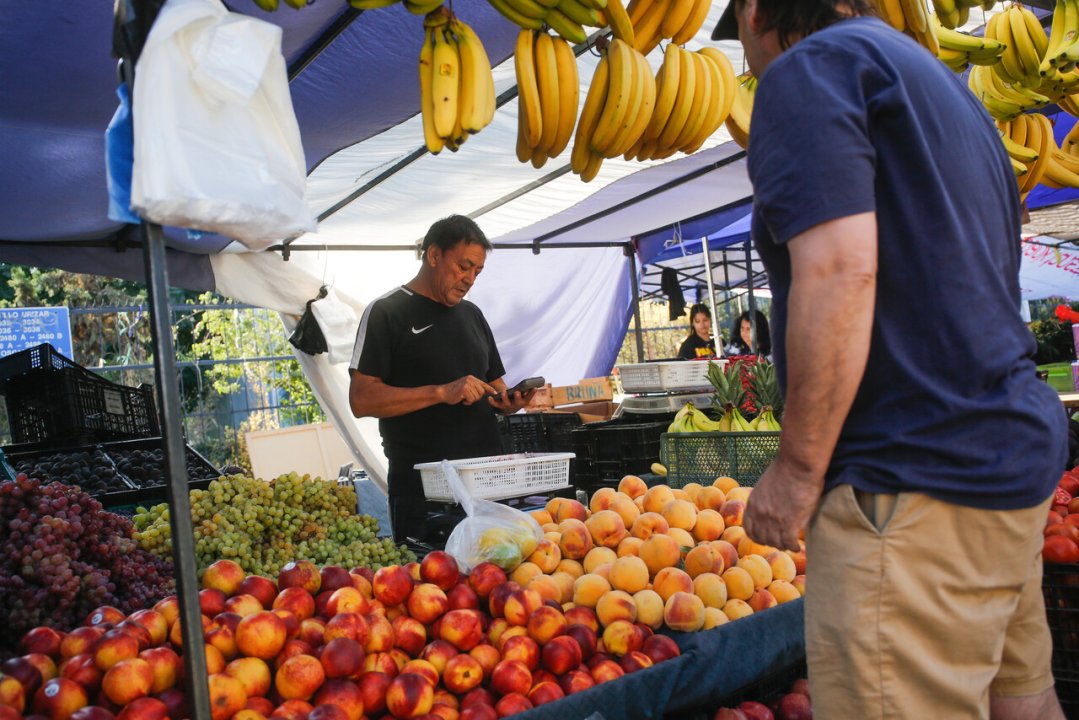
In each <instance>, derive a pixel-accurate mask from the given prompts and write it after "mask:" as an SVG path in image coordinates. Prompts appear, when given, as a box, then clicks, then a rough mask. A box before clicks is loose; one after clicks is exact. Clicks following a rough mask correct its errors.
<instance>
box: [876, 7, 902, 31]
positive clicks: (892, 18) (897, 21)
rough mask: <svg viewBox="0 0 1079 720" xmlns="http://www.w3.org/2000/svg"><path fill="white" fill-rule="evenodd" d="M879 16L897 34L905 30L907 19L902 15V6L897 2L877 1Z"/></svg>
mask: <svg viewBox="0 0 1079 720" xmlns="http://www.w3.org/2000/svg"><path fill="white" fill-rule="evenodd" d="M877 5H878V6H879V9H880V13H881V16H882V17H883V18H884V20H885V21H886V22H887V23H888V24H889V25H891V26H892V27H893V28H895V29H896V30H898V31H899V32H903V31H904V30H906V29H907V18H906V16H905V15H904V14H903V6H902V5H900V3H899V0H878V2H877Z"/></svg>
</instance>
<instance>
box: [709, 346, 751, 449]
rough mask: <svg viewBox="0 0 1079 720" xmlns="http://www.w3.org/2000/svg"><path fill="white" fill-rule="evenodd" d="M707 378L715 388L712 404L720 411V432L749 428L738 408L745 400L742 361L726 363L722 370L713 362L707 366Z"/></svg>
mask: <svg viewBox="0 0 1079 720" xmlns="http://www.w3.org/2000/svg"><path fill="white" fill-rule="evenodd" d="M708 380H709V381H710V382H711V383H712V387H713V388H715V394H714V395H713V396H712V406H713V407H714V408H716V409H717V410H718V411H720V412H722V414H723V416H722V417H721V418H720V421H719V424H720V431H721V432H731V431H734V432H737V431H744V430H749V429H750V428H749V423H748V422H747V421H746V419H745V418H744V417H742V413H741V412H739V410H738V408H740V407H742V402H743V401H744V400H745V394H746V391H745V388H744V387H743V386H742V361H741V360H738V361H736V362H733V363H728V364H727V367H726V368H725V369H723V370H721V369H720V368H719V366H718V365H716V364H715V363H710V364H709V367H708Z"/></svg>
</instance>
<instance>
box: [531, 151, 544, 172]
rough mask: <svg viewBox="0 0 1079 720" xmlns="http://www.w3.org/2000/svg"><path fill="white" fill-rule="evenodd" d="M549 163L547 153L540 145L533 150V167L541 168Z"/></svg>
mask: <svg viewBox="0 0 1079 720" xmlns="http://www.w3.org/2000/svg"><path fill="white" fill-rule="evenodd" d="M546 164H547V153H546V152H545V151H544V150H543V148H541V147H538V148H536V149H535V150H533V151H532V167H534V168H536V169H537V170H539V169H540V168H541V167H543V166H544V165H546Z"/></svg>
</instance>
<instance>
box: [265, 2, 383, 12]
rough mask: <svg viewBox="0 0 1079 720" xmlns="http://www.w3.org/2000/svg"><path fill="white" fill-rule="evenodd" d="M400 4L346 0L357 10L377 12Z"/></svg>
mask: <svg viewBox="0 0 1079 720" xmlns="http://www.w3.org/2000/svg"><path fill="white" fill-rule="evenodd" d="M399 2H401V0H348V4H349V5H351V6H352V7H354V8H356V9H357V10H378V9H380V8H384V7H389V6H390V5H395V4H397V3H399ZM273 4H274V7H276V6H277V0H273Z"/></svg>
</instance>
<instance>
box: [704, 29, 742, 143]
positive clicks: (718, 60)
mask: <svg viewBox="0 0 1079 720" xmlns="http://www.w3.org/2000/svg"><path fill="white" fill-rule="evenodd" d="M699 52H700V53H701V55H704V56H705V57H706V58H708V59H710V60H711V61H712V62H714V63H715V64H716V66H717V68H718V69H719V78H720V92H721V94H722V103H721V104H720V107H719V118H717V119H716V128H717V129H718V128H719V126H720V125H721V124H722V123H723V121H724V120H726V119H727V116H728V115H730V112H731V105H733V104H734V96H735V93H736V92H737V91H738V81H737V80H736V79H735V77H734V68H733V67H732V66H731V61H730V60H728V59H727V56H726V55H724V54H723V53H722V52H720V51H719V50H717V49H716V48H714V47H703V48H701V49H700V51H699Z"/></svg>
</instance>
